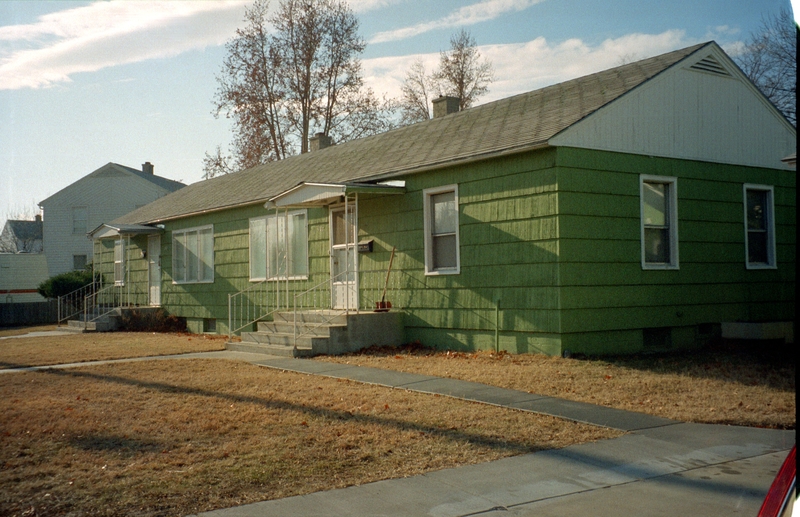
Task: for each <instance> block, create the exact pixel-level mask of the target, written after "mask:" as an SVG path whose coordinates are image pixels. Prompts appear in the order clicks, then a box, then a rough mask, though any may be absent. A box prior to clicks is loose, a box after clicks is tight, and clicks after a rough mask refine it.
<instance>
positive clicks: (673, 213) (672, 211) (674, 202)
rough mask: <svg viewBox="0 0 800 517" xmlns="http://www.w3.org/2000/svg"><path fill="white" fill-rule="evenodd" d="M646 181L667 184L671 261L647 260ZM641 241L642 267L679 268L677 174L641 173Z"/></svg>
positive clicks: (654, 268)
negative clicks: (655, 174)
mask: <svg viewBox="0 0 800 517" xmlns="http://www.w3.org/2000/svg"><path fill="white" fill-rule="evenodd" d="M646 183H661V184H663V185H667V192H668V195H667V203H666V209H667V217H666V222H667V225H668V228H667V230H668V231H667V236H668V238H669V255H670V256H669V262H647V260H646V257H647V255H646V249H645V228H646V227H647V225H646V224H645V204H644V186H645V184H646ZM639 232H640V233H639V241H640V243H641V261H642V269H652V270H672V269H679V268H680V263H679V260H678V178H676V177H675V176H654V175H650V174H640V175H639Z"/></svg>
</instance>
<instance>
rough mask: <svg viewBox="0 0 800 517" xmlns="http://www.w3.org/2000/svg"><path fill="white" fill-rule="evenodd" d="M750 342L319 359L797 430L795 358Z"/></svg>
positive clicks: (407, 350) (401, 351)
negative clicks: (572, 353) (653, 352)
mask: <svg viewBox="0 0 800 517" xmlns="http://www.w3.org/2000/svg"><path fill="white" fill-rule="evenodd" d="M752 346H754V344H753V343H744V344H742V343H739V344H737V347H725V346H716V347H713V348H710V349H708V350H705V351H701V352H682V353H678V354H674V355H665V356H634V357H617V358H609V359H603V360H597V359H596V360H589V359H564V358H560V357H548V356H544V355H529V354H524V355H510V354H505V353H500V354H499V355H496V354H494V353H490V352H480V353H462V352H436V351H433V350H430V349H426V348H422V347H419V346H407V347H402V348H398V349H392V348H379V349H371V350H367V351H363V352H361V353H358V354H354V355H349V356H338V357H324V358H318V359H319V360H325V361H333V362H342V363H351V364H359V365H363V366H373V367H377V368H386V369H391V370H399V371H404V372H413V373H421V374H426V375H436V376H440V377H450V378H454V379H463V380H468V381H475V382H481V383H484V384H490V385H493V386H500V387H503V388H510V389H515V390H522V391H527V392H530V393H538V394H541V395H548V396H552V397H561V398H565V399H570V400H577V401H581V402H590V403H593V404H599V405H603V406H608V407H614V408H619V409H626V410H631V411H639V412H642V413H649V414H652V415H657V416H662V417H666V418H673V419H676V420H681V421H686V422H702V423H713V424H732V425H744V426H754V427H771V428H783V429H794V428H795V426H796V396H795V362H794V359H793V358H788V357H785V356H783V357H782V356H770V355H765V354H757V353H751V352H748V351H747V350H746V349H745V348H743V347H752ZM762 346H763V345H762Z"/></svg>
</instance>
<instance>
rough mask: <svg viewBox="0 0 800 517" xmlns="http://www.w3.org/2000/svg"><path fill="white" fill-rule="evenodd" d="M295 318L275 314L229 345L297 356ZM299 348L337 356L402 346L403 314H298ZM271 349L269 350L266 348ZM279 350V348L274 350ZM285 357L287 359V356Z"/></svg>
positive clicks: (307, 353)
mask: <svg viewBox="0 0 800 517" xmlns="http://www.w3.org/2000/svg"><path fill="white" fill-rule="evenodd" d="M294 321H295V314H294V313H292V312H283V313H276V314H275V315H274V321H271V322H259V323H258V325H257V326H256V327H257V330H256V331H255V332H242V334H241V338H242V341H241V343H229V344H228V348H229V349H231V350H241V349H242V348H241V347H244V346H248V347H254V348H251V349H248V350H247V351H251V352H257V353H258V352H259V351H260V352H261V353H271V354H275V353H276V352H277V351H280V350H290V351H292V354H294V353H295V352H294V344H295V337H294V336H295V332H294ZM297 322H298V335H299V336H300V337H298V338H297V347H298V349H300V350H304V351H305V350H307V351H308V352H303V353H302V355H320V354H328V355H338V354H344V353H347V352H354V351H356V350H360V349H362V348H366V347H369V346H372V345H400V344H402V343H403V342H404V341H403V338H404V329H403V314H402V313H400V312H382V313H374V312H361V313H350V314H347V315H345V314H342V313H340V312H336V311H309V312H298V313H297ZM264 347H270V348H264ZM272 347H277V348H272ZM283 355H288V353H287V352H284V353H283Z"/></svg>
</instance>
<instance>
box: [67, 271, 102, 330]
mask: <svg viewBox="0 0 800 517" xmlns="http://www.w3.org/2000/svg"><path fill="white" fill-rule="evenodd" d="M102 285H103V279H102V277H100V278H99V279H95V280H93V281H92V282H91V283H89V284H86V285H85V286H83V287H79V288H78V289H75V290H74V291H72V292H70V293H67V294H65V295H62V296H59V297H58V298H57V300H58V322H57V323H56V324H57V325H58V326H61V323H63V322H64V321H67V320H68V319H70V318H72V317H73V316H76V315H78V314H81V313H82V312H83V311H84V310H85V307H86V305H85V303H84V302H85V300H86V297H87V296H90V295H92V294H94V293H95V292H96V291H97V290H98V287H99V288H100V289H102Z"/></svg>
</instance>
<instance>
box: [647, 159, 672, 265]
mask: <svg viewBox="0 0 800 517" xmlns="http://www.w3.org/2000/svg"><path fill="white" fill-rule="evenodd" d="M677 192H678V179H677V178H674V177H667V176H648V175H644V174H643V175H641V176H640V179H639V196H640V209H641V243H642V269H678V201H677V199H678V196H677Z"/></svg>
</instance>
